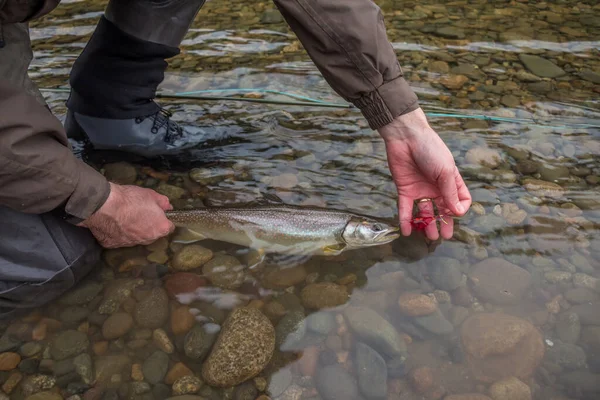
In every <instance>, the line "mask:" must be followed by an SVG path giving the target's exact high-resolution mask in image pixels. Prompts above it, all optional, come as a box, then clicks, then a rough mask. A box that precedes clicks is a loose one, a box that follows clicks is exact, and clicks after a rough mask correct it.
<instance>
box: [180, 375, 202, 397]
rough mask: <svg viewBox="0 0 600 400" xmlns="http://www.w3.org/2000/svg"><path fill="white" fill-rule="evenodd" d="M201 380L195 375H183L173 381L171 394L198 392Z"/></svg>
mask: <svg viewBox="0 0 600 400" xmlns="http://www.w3.org/2000/svg"><path fill="white" fill-rule="evenodd" d="M202 384H203V382H202V381H201V380H200V378H197V377H195V376H189V375H188V376H183V377H181V378H179V379H178V380H176V381H175V383H173V395H175V396H180V395H184V394H190V393H198V392H199V391H200V389H201V388H202Z"/></svg>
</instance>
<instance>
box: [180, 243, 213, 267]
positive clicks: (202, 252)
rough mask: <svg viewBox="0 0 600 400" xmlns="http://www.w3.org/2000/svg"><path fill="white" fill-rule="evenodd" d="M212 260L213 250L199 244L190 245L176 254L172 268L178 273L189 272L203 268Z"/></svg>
mask: <svg viewBox="0 0 600 400" xmlns="http://www.w3.org/2000/svg"><path fill="white" fill-rule="evenodd" d="M212 258H213V252H212V250H210V249H207V248H206V247H203V246H200V245H198V244H190V245H187V246H184V247H182V248H181V249H179V250H178V251H176V252H175V254H174V255H173V259H172V260H171V266H172V267H173V269H175V270H176V271H189V270H192V269H196V268H200V267H202V266H203V265H204V264H206V263H207V262H208V261H210V260H211V259H212Z"/></svg>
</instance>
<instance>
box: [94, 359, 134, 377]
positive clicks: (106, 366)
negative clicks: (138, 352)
mask: <svg viewBox="0 0 600 400" xmlns="http://www.w3.org/2000/svg"><path fill="white" fill-rule="evenodd" d="M130 370H131V360H130V359H129V357H127V356H126V355H122V354H120V355H110V356H101V357H97V358H96V359H95V362H94V371H95V372H96V381H97V383H99V384H102V383H107V382H109V381H110V379H111V378H112V376H113V375H115V374H122V373H124V372H125V371H130Z"/></svg>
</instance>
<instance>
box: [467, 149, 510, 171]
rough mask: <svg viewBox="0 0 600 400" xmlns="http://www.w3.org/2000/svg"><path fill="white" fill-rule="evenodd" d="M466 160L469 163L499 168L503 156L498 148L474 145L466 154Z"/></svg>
mask: <svg viewBox="0 0 600 400" xmlns="http://www.w3.org/2000/svg"><path fill="white" fill-rule="evenodd" d="M465 161H467V162H468V163H469V164H477V165H483V166H484V167H489V168H498V166H500V163H501V162H502V156H501V155H500V152H499V151H498V150H496V149H491V148H489V147H480V146H478V147H473V148H470V149H469V150H468V151H467V154H465Z"/></svg>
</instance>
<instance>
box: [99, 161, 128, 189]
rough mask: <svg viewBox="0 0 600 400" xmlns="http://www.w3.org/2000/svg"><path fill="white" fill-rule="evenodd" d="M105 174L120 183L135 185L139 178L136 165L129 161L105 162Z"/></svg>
mask: <svg viewBox="0 0 600 400" xmlns="http://www.w3.org/2000/svg"><path fill="white" fill-rule="evenodd" d="M102 168H103V169H104V176H105V177H106V179H107V180H109V181H111V182H113V183H116V184H118V185H133V184H134V183H135V180H136V179H137V171H136V170H135V167H134V166H133V165H131V164H129V163H127V162H124V161H120V162H116V163H110V164H104V166H103V167H102Z"/></svg>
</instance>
